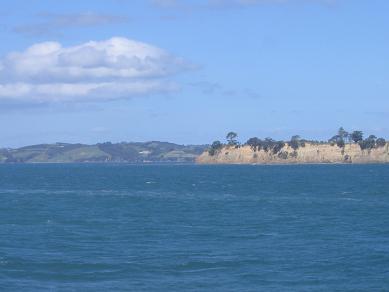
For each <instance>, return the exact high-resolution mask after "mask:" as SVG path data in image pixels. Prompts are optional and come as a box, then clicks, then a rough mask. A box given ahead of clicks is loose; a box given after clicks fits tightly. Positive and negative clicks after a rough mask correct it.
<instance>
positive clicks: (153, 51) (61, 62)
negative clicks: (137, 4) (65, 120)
mask: <svg viewBox="0 0 389 292" xmlns="http://www.w3.org/2000/svg"><path fill="white" fill-rule="evenodd" d="M189 68H190V65H188V64H187V63H186V62H185V61H184V60H183V59H181V58H178V57H176V56H173V55H171V54H169V53H167V52H166V51H164V50H162V49H160V48H157V47H155V46H152V45H149V44H145V43H142V42H137V41H134V40H130V39H126V38H120V37H115V38H111V39H108V40H105V41H90V42H87V43H83V44H80V45H77V46H71V47H63V46H62V45H61V44H60V43H57V42H44V43H37V44H35V45H33V46H31V47H29V48H27V49H26V50H25V51H23V52H11V53H9V54H8V55H7V56H6V57H5V58H4V59H3V60H0V101H2V102H7V103H9V102H16V103H26V102H27V103H47V102H84V101H105V100H115V99H123V98H129V97H133V96H142V95H149V94H156V93H163V92H171V91H174V90H176V89H177V88H178V85H177V84H175V83H174V82H173V81H172V79H171V76H172V75H174V74H177V73H179V72H181V71H184V70H187V69H189Z"/></svg>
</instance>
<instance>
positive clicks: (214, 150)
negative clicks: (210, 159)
mask: <svg viewBox="0 0 389 292" xmlns="http://www.w3.org/2000/svg"><path fill="white" fill-rule="evenodd" d="M222 148H223V144H222V143H221V142H220V141H214V142H213V143H212V145H211V147H210V148H209V150H208V153H209V155H211V156H213V155H215V154H216V153H218V152H219V151H220V150H221V149H222Z"/></svg>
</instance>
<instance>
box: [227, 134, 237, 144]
mask: <svg viewBox="0 0 389 292" xmlns="http://www.w3.org/2000/svg"><path fill="white" fill-rule="evenodd" d="M237 137H238V134H237V133H235V132H229V133H228V134H227V136H226V139H227V143H228V145H229V146H235V145H238V141H237V140H236V138H237Z"/></svg>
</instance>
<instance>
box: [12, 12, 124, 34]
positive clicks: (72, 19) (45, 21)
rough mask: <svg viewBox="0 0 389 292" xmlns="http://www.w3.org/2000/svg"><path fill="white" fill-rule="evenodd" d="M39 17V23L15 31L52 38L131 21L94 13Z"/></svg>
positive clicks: (118, 16)
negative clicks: (84, 28) (68, 31)
mask: <svg viewBox="0 0 389 292" xmlns="http://www.w3.org/2000/svg"><path fill="white" fill-rule="evenodd" d="M37 17H38V18H39V21H38V22H36V23H30V24H24V25H19V26H16V27H14V28H13V31H14V32H16V33H20V34H24V35H28V36H48V35H49V36H50V35H58V34H60V33H61V32H62V31H63V30H65V29H67V28H75V27H77V28H79V27H93V26H101V25H108V24H117V23H125V22H127V21H128V20H129V19H128V18H127V17H126V16H121V15H110V14H98V13H93V12H85V13H74V14H53V13H40V14H39V15H37Z"/></svg>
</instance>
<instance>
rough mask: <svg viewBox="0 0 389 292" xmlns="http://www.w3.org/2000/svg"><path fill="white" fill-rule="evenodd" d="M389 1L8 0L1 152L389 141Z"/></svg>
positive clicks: (0, 23)
mask: <svg viewBox="0 0 389 292" xmlns="http://www.w3.org/2000/svg"><path fill="white" fill-rule="evenodd" d="M387 11H389V1H386V0H369V1H367V0H197V1H194V0H93V1H92V0H84V1H76V0H68V1H50V0H46V1H44V0H30V1H21V0H12V1H8V0H2V1H1V6H0V40H1V46H0V147H19V146H24V145H31V144H39V143H55V142H68V143H76V142H77V143H88V144H92V143H97V142H105V141H112V142H121V141H151V140H159V141H170V142H175V143H180V144H205V143H211V142H212V141H214V140H223V139H224V138H225V135H226V133H227V132H229V131H235V132H237V133H238V135H239V139H240V140H241V141H242V142H244V141H246V140H247V139H248V138H249V137H254V136H257V137H260V138H264V137H268V136H270V137H273V138H275V139H288V138H290V137H291V136H292V135H296V134H299V135H300V136H302V137H304V138H307V139H317V140H327V139H328V138H330V137H332V136H333V135H334V134H335V133H336V131H337V129H338V128H339V127H340V126H343V127H344V128H345V129H346V130H349V131H351V130H362V131H364V132H365V133H366V134H375V135H376V136H379V137H381V136H382V137H384V138H387V139H388V138H389V99H388V92H389V18H388V17H387Z"/></svg>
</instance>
